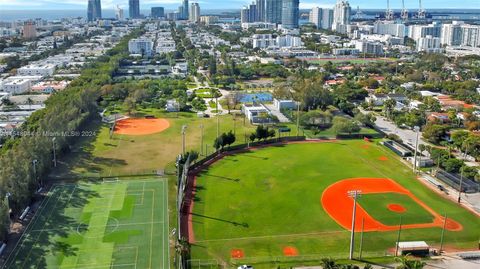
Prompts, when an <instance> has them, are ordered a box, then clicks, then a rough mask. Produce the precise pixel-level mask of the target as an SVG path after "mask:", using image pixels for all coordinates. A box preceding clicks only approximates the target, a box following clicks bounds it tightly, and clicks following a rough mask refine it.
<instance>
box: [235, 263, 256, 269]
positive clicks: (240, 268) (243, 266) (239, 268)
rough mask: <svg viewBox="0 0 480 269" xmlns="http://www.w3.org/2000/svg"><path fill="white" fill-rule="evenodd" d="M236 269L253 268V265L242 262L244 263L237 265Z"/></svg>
mask: <svg viewBox="0 0 480 269" xmlns="http://www.w3.org/2000/svg"><path fill="white" fill-rule="evenodd" d="M237 269H253V266H251V265H245V264H244V265H241V266H239V267H238V268H237Z"/></svg>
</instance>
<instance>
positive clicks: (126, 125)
mask: <svg viewBox="0 0 480 269" xmlns="http://www.w3.org/2000/svg"><path fill="white" fill-rule="evenodd" d="M168 127H170V122H168V120H166V119H133V118H129V119H123V120H119V121H117V123H116V124H115V134H122V135H150V134H155V133H160V132H162V131H165V130H166V129H168Z"/></svg>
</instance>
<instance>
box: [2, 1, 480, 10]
mask: <svg viewBox="0 0 480 269" xmlns="http://www.w3.org/2000/svg"><path fill="white" fill-rule="evenodd" d="M87 1H88V0H0V9H19V10H22V9H23V10H25V9H33V10H35V9H84V8H86V6H87ZM180 2H181V0H140V4H141V8H142V9H147V8H150V7H152V6H163V7H166V8H167V9H173V8H176V7H177V6H179V4H180ZM197 2H199V3H200V6H201V7H203V8H205V9H225V8H240V7H241V6H242V5H244V4H248V3H250V2H251V1H249V0H198V1H197ZM390 2H391V5H392V8H400V7H401V2H402V1H401V0H390ZM405 2H406V5H407V8H409V9H411V10H414V9H417V8H418V1H417V0H405ZM334 3H335V0H300V7H301V8H311V7H313V6H320V7H331V6H333V4H334ZM423 3H424V7H425V8H457V9H460V8H477V9H480V0H423ZM350 4H351V6H352V8H354V9H355V8H356V7H357V6H360V8H385V6H386V0H351V1H350ZM115 5H120V6H122V7H124V8H126V7H127V6H128V0H102V6H103V8H104V9H112V8H113V7H114V6H115Z"/></svg>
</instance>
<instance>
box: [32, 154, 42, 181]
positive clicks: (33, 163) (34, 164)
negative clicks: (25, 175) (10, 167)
mask: <svg viewBox="0 0 480 269" xmlns="http://www.w3.org/2000/svg"><path fill="white" fill-rule="evenodd" d="M37 163H38V160H37V159H35V160H33V161H32V165H33V179H34V180H35V182H36V181H37ZM40 185H42V184H40Z"/></svg>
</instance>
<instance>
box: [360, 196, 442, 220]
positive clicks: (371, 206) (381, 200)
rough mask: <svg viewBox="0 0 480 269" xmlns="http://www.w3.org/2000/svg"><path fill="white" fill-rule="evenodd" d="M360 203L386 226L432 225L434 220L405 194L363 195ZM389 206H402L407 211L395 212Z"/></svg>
mask: <svg viewBox="0 0 480 269" xmlns="http://www.w3.org/2000/svg"><path fill="white" fill-rule="evenodd" d="M358 201H359V204H360V206H361V207H362V208H363V209H365V210H366V211H367V212H368V213H369V214H370V216H372V217H374V218H375V219H376V220H378V221H380V222H381V223H383V224H385V225H399V224H400V221H401V222H402V224H418V223H431V222H433V219H434V217H433V215H432V214H430V213H429V212H428V211H426V210H425V209H424V208H423V207H422V206H421V205H419V204H418V203H417V202H415V201H414V200H412V198H410V197H409V196H407V195H405V194H400V193H370V194H366V195H362V197H361V199H359V200H358ZM389 204H398V205H401V206H402V207H403V208H405V209H406V211H405V212H403V213H397V212H393V211H391V210H389V209H388V205H389ZM400 218H401V220H400Z"/></svg>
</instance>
